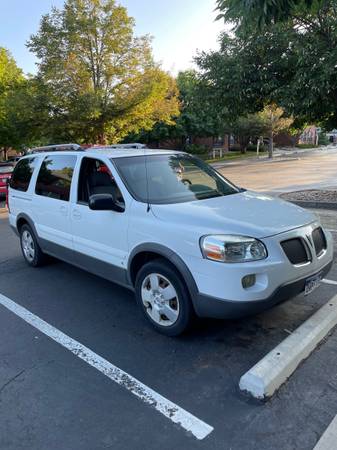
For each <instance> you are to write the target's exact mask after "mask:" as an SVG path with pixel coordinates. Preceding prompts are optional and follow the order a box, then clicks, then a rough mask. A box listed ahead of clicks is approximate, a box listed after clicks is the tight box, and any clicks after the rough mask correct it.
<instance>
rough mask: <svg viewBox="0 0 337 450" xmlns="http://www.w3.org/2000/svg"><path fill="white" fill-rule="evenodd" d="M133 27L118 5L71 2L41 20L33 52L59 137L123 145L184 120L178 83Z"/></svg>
mask: <svg viewBox="0 0 337 450" xmlns="http://www.w3.org/2000/svg"><path fill="white" fill-rule="evenodd" d="M133 28H134V21H133V19H132V18H130V17H129V16H128V14H127V11H126V9H125V8H124V7H122V6H119V5H118V4H117V3H116V2H115V1H114V0H66V2H65V5H64V8H63V9H61V10H60V9H57V8H53V9H52V11H51V13H50V14H47V15H45V16H43V17H42V20H41V24H40V29H39V31H38V33H37V34H36V35H33V36H31V38H30V40H29V42H28V48H29V49H30V50H31V51H32V52H34V53H35V55H36V56H37V58H38V60H39V64H38V69H39V73H38V75H39V79H40V80H41V82H42V83H44V85H45V94H46V96H47V98H48V103H47V105H48V110H49V115H50V116H51V117H52V121H51V125H52V126H53V127H54V129H53V130H52V131H51V134H52V135H54V136H55V139H57V140H62V139H64V138H67V139H69V138H72V139H73V140H79V141H87V142H100V143H105V142H117V141H119V140H120V139H122V138H123V137H124V136H126V135H127V134H129V133H130V132H137V131H139V130H140V129H150V128H152V127H153V125H154V124H155V123H156V122H157V121H162V122H164V123H172V116H177V115H178V114H179V109H178V99H177V88H176V85H175V81H174V79H172V77H170V76H169V75H168V74H167V73H165V72H163V71H162V70H161V69H160V68H159V67H158V65H156V64H155V62H154V61H153V58H152V52H151V46H150V38H149V37H148V36H143V37H135V36H134V34H133Z"/></svg>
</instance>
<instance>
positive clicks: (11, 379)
mask: <svg viewBox="0 0 337 450" xmlns="http://www.w3.org/2000/svg"><path fill="white" fill-rule="evenodd" d="M54 361H55V360H54V359H51V360H50V361H46V362H44V363H41V364H35V365H34V366H32V367H28V368H26V369H22V370H20V372H18V373H17V374H16V375H14V376H13V377H12V378H10V379H9V380H8V381H6V382H5V383H4V384H3V385H2V386H1V387H0V394H1V393H2V392H3V391H4V390H5V389H6V388H7V387H8V386H9V385H10V384H12V383H13V382H14V381H15V380H17V379H18V378H19V377H20V376H21V375H22V374H24V373H25V372H29V371H31V370H34V369H36V368H37V367H43V366H48V365H49V364H51V363H53V362H54Z"/></svg>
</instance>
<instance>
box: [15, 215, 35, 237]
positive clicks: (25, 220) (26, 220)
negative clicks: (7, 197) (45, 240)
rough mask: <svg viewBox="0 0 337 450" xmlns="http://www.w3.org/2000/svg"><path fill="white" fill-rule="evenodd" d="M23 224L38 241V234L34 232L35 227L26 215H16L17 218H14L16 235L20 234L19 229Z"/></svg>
mask: <svg viewBox="0 0 337 450" xmlns="http://www.w3.org/2000/svg"><path fill="white" fill-rule="evenodd" d="M24 224H28V225H29V226H30V227H31V228H32V230H33V231H34V234H35V237H36V239H38V234H37V232H36V228H35V225H34V222H33V221H32V219H31V218H30V217H29V216H28V215H27V214H25V213H20V214H18V216H17V218H16V229H17V231H18V233H20V228H21V227H22V226H23V225H24Z"/></svg>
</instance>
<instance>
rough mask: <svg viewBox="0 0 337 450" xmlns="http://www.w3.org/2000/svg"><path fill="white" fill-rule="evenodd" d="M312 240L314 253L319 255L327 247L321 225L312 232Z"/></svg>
mask: <svg viewBox="0 0 337 450" xmlns="http://www.w3.org/2000/svg"><path fill="white" fill-rule="evenodd" d="M312 240H313V241H314V246H315V250H316V255H317V256H320V255H321V254H322V253H323V252H324V250H326V247H327V245H326V239H325V236H324V232H323V230H322V228H321V227H318V228H316V229H315V230H314V231H313V232H312Z"/></svg>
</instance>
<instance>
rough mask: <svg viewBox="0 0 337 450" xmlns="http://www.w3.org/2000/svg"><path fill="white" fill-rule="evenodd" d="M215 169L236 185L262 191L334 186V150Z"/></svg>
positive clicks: (336, 174) (336, 166) (336, 172)
mask: <svg viewBox="0 0 337 450" xmlns="http://www.w3.org/2000/svg"><path fill="white" fill-rule="evenodd" d="M218 171H219V172H221V173H222V174H223V175H225V176H226V177H227V178H229V179H230V180H231V181H233V182H234V183H236V184H237V185H239V186H242V187H245V188H248V189H252V190H256V191H263V192H273V193H277V192H290V191H296V190H301V189H314V188H330V187H331V188H336V189H337V149H333V150H327V151H326V152H324V153H316V152H310V153H308V155H306V154H303V153H302V154H301V155H299V156H298V158H294V159H290V158H287V157H285V158H284V159H282V158H278V159H275V161H274V160H272V161H251V160H250V161H248V162H247V161H246V162H244V161H242V162H240V163H238V164H228V165H226V166H224V167H222V168H218Z"/></svg>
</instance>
